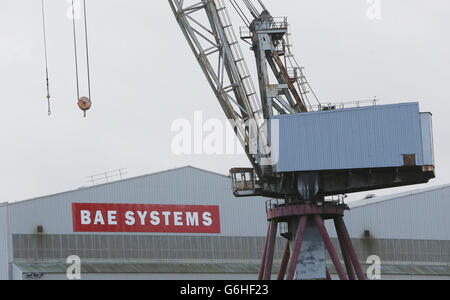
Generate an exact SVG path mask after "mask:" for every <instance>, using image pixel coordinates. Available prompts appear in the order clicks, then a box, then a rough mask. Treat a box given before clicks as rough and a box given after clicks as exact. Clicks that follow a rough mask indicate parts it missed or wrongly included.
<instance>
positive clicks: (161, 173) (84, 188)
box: [0, 166, 228, 205]
mask: <svg viewBox="0 0 450 300" xmlns="http://www.w3.org/2000/svg"><path fill="white" fill-rule="evenodd" d="M186 169H187V170H197V171H200V172H203V173H209V174H211V175H215V176H221V177H227V178H228V176H227V175H224V174H220V173H216V172H212V171H208V170H204V169H200V168H197V167H193V166H184V167H179V168H174V169H169V170H164V171H159V172H155V173H150V174H146V175H141V176H136V177H131V178H126V179H122V180H119V181H114V182H108V183H103V184H98V185H95V186H86V187H80V188H78V189H76V190H70V191H65V192H61V193H56V194H50V195H44V196H39V197H35V198H30V199H25V200H20V201H14V202H8V201H7V202H2V203H0V205H2V204H4V205H5V204H7V205H14V204H20V203H23V202H27V201H35V200H39V199H45V198H48V197H54V196H62V195H65V194H70V193H76V192H80V191H89V190H95V189H98V188H103V187H108V186H114V185H117V184H121V183H126V182H128V181H134V180H137V179H142V178H148V177H152V176H159V175H163V174H165V173H172V172H178V171H181V170H186Z"/></svg>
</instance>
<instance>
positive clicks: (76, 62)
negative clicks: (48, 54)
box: [72, 0, 91, 117]
mask: <svg viewBox="0 0 450 300" xmlns="http://www.w3.org/2000/svg"><path fill="white" fill-rule="evenodd" d="M83 17H84V34H85V45H86V48H85V51H86V71H87V84H88V98H87V100H88V101H89V108H90V101H91V72H90V61H89V42H88V27H87V16H86V0H83ZM75 19H76V16H75V0H72V27H73V43H74V54H75V78H76V85H77V89H76V90H77V99H78V100H77V101H78V102H79V103H80V101H82V100H83V101H84V99H86V98H85V97H83V98H80V74H79V65H78V62H79V60H78V43H77V30H76V22H75ZM80 108H81V107H80ZM89 108H87V109H89ZM83 111H84V117H86V109H83Z"/></svg>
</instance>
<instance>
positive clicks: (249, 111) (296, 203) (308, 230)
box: [168, 0, 435, 280]
mask: <svg viewBox="0 0 450 300" xmlns="http://www.w3.org/2000/svg"><path fill="white" fill-rule="evenodd" d="M168 2H169V4H170V6H171V8H172V10H173V13H174V15H175V17H176V20H177V22H178V24H179V26H180V28H181V30H182V32H183V34H184V36H185V38H186V40H187V42H188V44H189V46H190V48H191V50H192V52H193V54H194V56H195V58H196V59H197V61H198V63H199V65H200V67H201V69H202V71H203V73H204V75H205V76H206V79H207V81H208V82H209V84H210V86H211V88H212V90H213V91H214V94H215V96H216V98H217V100H218V102H219V104H220V106H221V107H222V109H223V111H224V112H225V115H226V116H227V118H228V119H229V120H230V122H231V125H232V126H233V128H234V131H235V133H236V136H237V138H238V139H239V141H240V143H241V144H242V146H243V147H244V149H245V153H246V155H247V157H248V159H249V161H250V163H251V165H252V167H253V168H233V169H231V171H230V174H231V177H232V182H233V193H234V194H235V196H236V197H249V196H262V197H266V198H271V199H272V200H269V201H268V202H267V203H266V208H267V215H268V221H269V228H268V233H267V240H266V244H265V247H264V249H263V255H262V256H263V257H262V261H261V267H260V272H259V275H258V278H259V279H270V278H271V274H272V266H273V259H274V246H275V242H276V236H277V232H279V230H278V225H279V224H280V223H281V224H286V225H287V226H286V228H287V229H286V230H285V231H282V232H281V235H282V236H283V237H284V238H285V239H286V240H287V242H286V249H285V253H284V255H283V259H282V261H281V267H280V269H279V273H278V279H285V278H286V279H325V278H330V276H329V272H328V269H327V266H326V264H325V260H326V257H325V250H328V252H329V254H330V257H331V259H332V262H333V264H334V267H335V269H336V271H337V273H338V276H339V278H340V279H361V280H363V279H364V278H365V277H364V274H363V271H362V269H361V265H360V263H359V260H358V257H357V255H356V252H355V250H354V248H353V246H352V243H351V241H350V236H349V234H348V232H347V229H346V227H345V224H344V221H343V216H344V212H345V211H346V210H348V207H347V206H346V205H345V203H344V202H343V201H342V198H341V197H337V198H332V199H331V200H329V199H328V200H327V199H326V197H329V196H333V197H335V196H336V195H340V194H347V193H354V192H361V191H369V190H375V189H381V188H389V187H398V186H405V185H413V184H419V183H426V182H428V181H429V180H430V179H432V178H434V177H435V170H434V154H433V144H432V125H431V114H430V113H420V111H419V104H418V103H404V104H397V105H385V106H377V105H376V102H374V103H370V104H371V105H368V106H367V107H360V103H356V104H355V107H351V108H349V107H343V106H342V107H338V106H335V105H328V106H325V105H322V104H321V103H320V101H319V100H318V98H317V96H316V94H315V92H314V91H313V90H312V88H311V85H310V84H309V82H308V80H307V79H306V76H305V75H304V72H303V68H301V67H300V66H299V65H298V63H297V61H296V59H295V58H294V56H293V53H292V46H291V43H290V38H289V24H288V21H287V18H276V17H273V16H272V15H271V13H270V12H269V10H268V9H267V7H266V6H265V5H264V3H263V2H262V1H261V0H258V1H257V4H256V5H255V4H254V3H253V2H252V0H242V1H238V0H229V1H225V0H168ZM229 7H230V8H232V9H234V10H235V11H236V13H237V14H238V16H239V17H240V18H241V19H242V21H243V22H244V23H245V25H246V26H245V27H243V28H241V29H240V31H239V32H240V39H241V40H243V41H244V42H246V43H248V44H250V46H251V48H250V49H251V50H252V51H253V53H254V57H255V64H256V70H257V80H258V85H257V86H258V89H257V88H256V87H255V85H254V83H253V79H252V74H251V72H250V69H249V67H248V65H247V63H246V60H245V58H244V54H243V52H242V49H241V46H240V42H239V40H238V38H237V35H236V31H235V29H234V28H233V24H232V22H231V18H230V15H229V12H228V8H229ZM242 7H245V9H243V8H242ZM258 91H259V92H258ZM313 101H314V102H316V103H313ZM372 104H373V105H372ZM273 199H275V200H273ZM324 220H333V221H334V224H335V226H336V231H337V233H338V238H339V244H340V249H341V252H342V257H343V258H344V262H345V270H344V267H343V266H341V262H340V260H339V257H338V255H337V252H336V250H335V248H334V246H333V244H332V243H331V239H330V237H329V235H328V233H327V231H326V229H325V226H324ZM306 248H308V249H309V250H308V249H306ZM311 249H314V250H311ZM306 250H308V251H309V253H308V257H309V258H311V257H312V260H311V261H306V260H307V259H308V258H307V257H306V256H305V255H303V256H302V253H304V252H305V251H306ZM308 264H309V265H308ZM306 265H308V268H306Z"/></svg>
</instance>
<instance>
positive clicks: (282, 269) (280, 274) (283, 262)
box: [277, 241, 291, 280]
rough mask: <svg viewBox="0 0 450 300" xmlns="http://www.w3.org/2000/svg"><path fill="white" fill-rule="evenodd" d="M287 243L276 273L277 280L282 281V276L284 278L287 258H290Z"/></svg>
mask: <svg viewBox="0 0 450 300" xmlns="http://www.w3.org/2000/svg"><path fill="white" fill-rule="evenodd" d="M290 246H291V245H290V244H289V241H288V242H287V243H286V248H285V249H284V254H283V259H282V260H281V265H280V270H279V271H278V278H277V280H283V279H284V276H286V270H287V266H288V263H289V256H291V249H290Z"/></svg>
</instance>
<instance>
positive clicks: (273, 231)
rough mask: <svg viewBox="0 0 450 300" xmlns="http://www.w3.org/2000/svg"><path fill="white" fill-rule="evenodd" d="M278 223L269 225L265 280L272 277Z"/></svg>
mask: <svg viewBox="0 0 450 300" xmlns="http://www.w3.org/2000/svg"><path fill="white" fill-rule="evenodd" d="M277 225H278V223H277V222H276V221H271V222H270V224H269V239H268V240H267V250H266V264H265V266H264V277H263V280H270V278H271V276H272V266H273V255H274V253H275V243H276V240H277V231H278V226H277Z"/></svg>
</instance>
